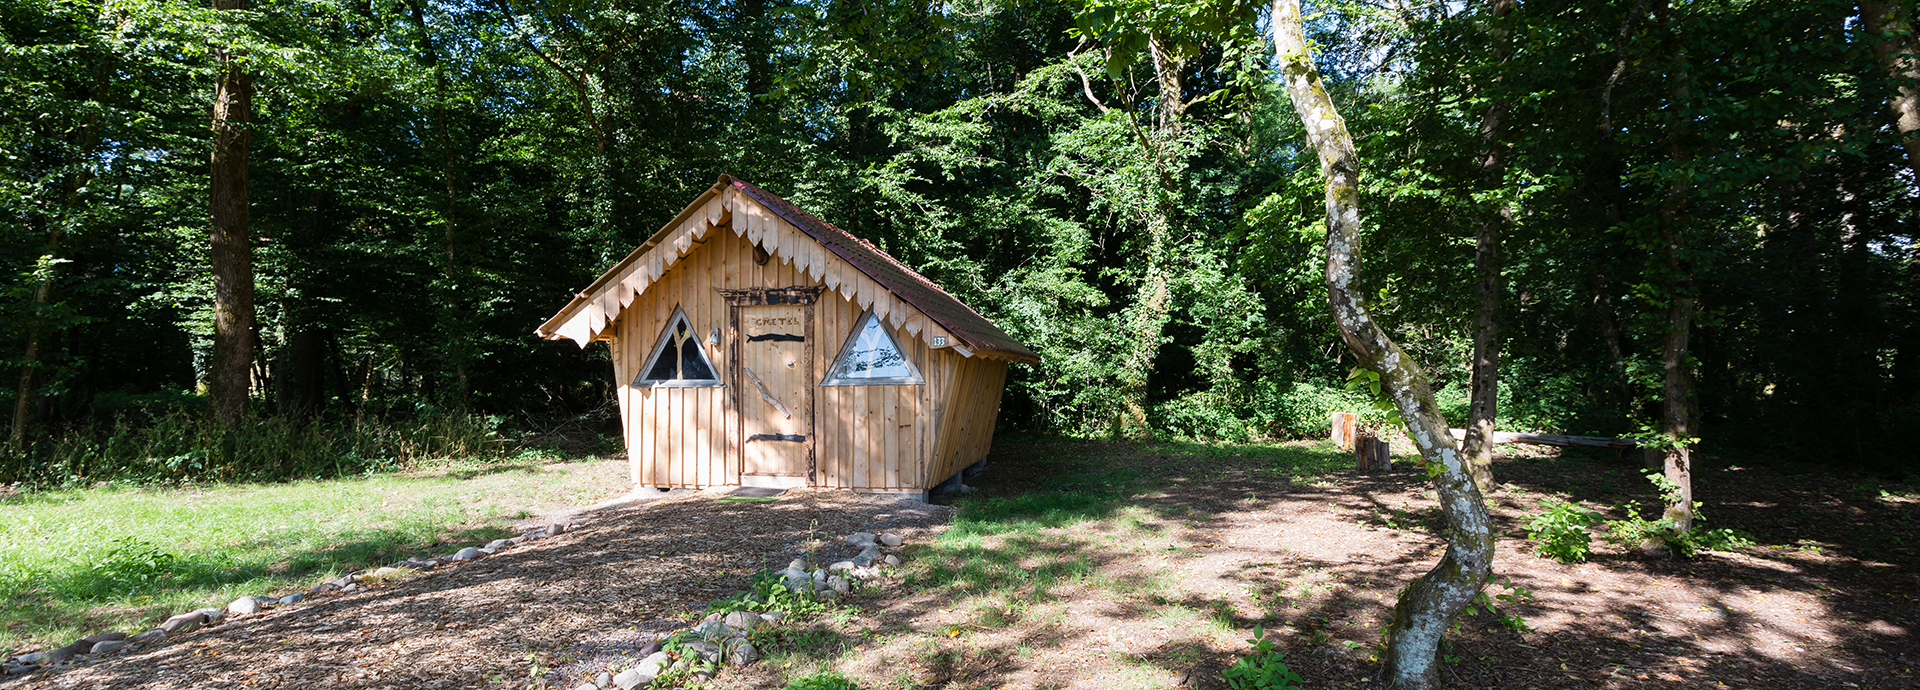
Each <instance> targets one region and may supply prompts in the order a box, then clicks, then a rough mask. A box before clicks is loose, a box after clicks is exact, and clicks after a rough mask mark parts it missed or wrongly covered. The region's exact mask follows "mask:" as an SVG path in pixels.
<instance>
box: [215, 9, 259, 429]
mask: <svg viewBox="0 0 1920 690" xmlns="http://www.w3.org/2000/svg"><path fill="white" fill-rule="evenodd" d="M247 7H248V0H214V2H213V9H215V10H221V11H227V10H246V9H247ZM216 55H217V59H218V60H219V83H218V84H217V85H216V86H215V90H214V98H213V159H212V164H211V165H210V166H209V174H208V194H207V202H208V203H207V206H208V211H209V215H210V216H211V217H212V227H211V229H210V230H209V232H208V243H209V245H210V250H211V251H210V253H209V256H210V258H211V260H212V268H213V353H212V356H211V357H209V360H210V361H209V362H208V364H207V394H208V397H210V398H211V399H212V403H213V410H214V413H215V414H216V415H218V416H219V417H220V418H221V419H223V420H226V421H228V422H235V421H238V420H239V419H240V418H241V417H243V416H245V415H246V413H247V394H248V392H249V390H250V389H251V388H252V364H253V242H252V238H250V237H249V236H248V234H247V233H248V229H247V220H248V219H247V147H248V145H249V144H250V143H251V141H252V132H251V131H250V130H249V127H250V121H251V120H252V119H253V75H252V74H249V73H248V72H247V70H246V68H245V67H242V66H241V65H240V62H239V60H238V57H237V56H236V55H234V54H233V51H232V50H231V49H228V48H225V47H222V48H220V49H218V50H217V52H216Z"/></svg>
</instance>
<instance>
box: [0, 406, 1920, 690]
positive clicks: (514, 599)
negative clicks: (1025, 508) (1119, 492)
mask: <svg viewBox="0 0 1920 690" xmlns="http://www.w3.org/2000/svg"><path fill="white" fill-rule="evenodd" d="M1281 450H1283V451H1284V450H1286V449H1281ZM1297 450H1298V451H1299V452H1302V453H1308V452H1311V453H1319V456H1320V457H1326V456H1327V455H1328V452H1327V451H1326V450H1325V447H1324V446H1323V445H1322V446H1313V445H1311V444H1307V445H1302V446H1300V447H1299V448H1298V449H1297ZM1288 452H1292V451H1288ZM1699 464H1700V465H1701V467H1700V472H1699V475H1698V479H1697V480H1696V496H1697V497H1698V500H1700V501H1702V502H1704V504H1705V505H1706V508H1705V513H1706V514H1707V515H1708V516H1709V517H1710V518H1711V519H1712V522H1711V523H1709V525H1710V526H1728V527H1736V528H1739V529H1742V530H1745V531H1747V532H1749V533H1752V534H1753V535H1755V536H1756V538H1757V539H1758V541H1759V543H1760V545H1759V546H1755V547H1751V548H1746V549H1742V550H1740V551H1739V552H1737V553H1719V552H1714V553H1708V554H1702V555H1700V556H1697V557H1695V558H1691V559H1681V560H1667V559H1648V558H1644V557H1641V556H1637V555H1629V554H1627V553H1624V552H1622V551H1621V550H1619V549H1616V548H1613V547H1611V546H1607V545H1603V544H1600V543H1599V542H1596V545H1595V551H1596V553H1595V555H1594V557H1593V559H1592V560H1590V561H1589V562H1586V563H1579V564H1573V565H1563V564H1561V563H1558V562H1555V561H1552V560H1548V559H1545V558H1540V557H1537V556H1535V555H1533V554H1532V549H1531V546H1530V544H1528V543H1527V542H1526V541H1525V531H1524V528H1523V527H1522V523H1523V521H1524V518H1525V516H1526V515H1527V514H1528V513H1530V512H1534V511H1537V507H1536V504H1537V503H1538V501H1540V500H1542V499H1544V498H1546V497H1549V496H1554V497H1559V498H1566V499H1573V500H1579V501H1584V502H1586V504H1587V505H1589V506H1590V507H1596V508H1607V510H1605V511H1604V512H1607V513H1608V515H1609V516H1611V517H1619V516H1620V513H1619V512H1618V511H1617V510H1615V509H1612V508H1609V507H1610V506H1618V505H1620V504H1623V503H1625V502H1626V501H1628V500H1630V499H1640V500H1642V501H1643V502H1644V501H1646V500H1649V499H1651V498H1652V492H1651V490H1650V488H1649V487H1648V486H1647V485H1646V483H1645V482H1644V480H1642V479H1641V478H1640V477H1639V476H1638V474H1637V471H1636V470H1637V465H1636V464H1634V463H1622V462H1619V461H1614V460H1612V459H1611V458H1607V457H1599V456H1593V457H1580V458H1574V459H1568V460H1562V461H1554V459H1553V458H1551V457H1540V456H1538V455H1535V456H1532V457H1507V458H1503V459H1502V460H1501V462H1499V464H1498V465H1497V467H1496V470H1495V471H1496V476H1497V477H1498V479H1499V480H1500V481H1501V482H1503V488H1502V489H1500V490H1499V491H1497V492H1496V494H1495V496H1494V497H1493V502H1494V504H1495V516H1496V520H1497V523H1498V525H1499V527H1500V530H1501V539H1500V543H1499V555H1498V557H1497V559H1496V563H1495V570H1496V573H1497V577H1498V578H1499V579H1500V580H1501V581H1502V582H1505V583H1510V585H1496V586H1492V587H1489V590H1488V591H1489V593H1491V594H1494V595H1501V594H1509V595H1511V594H1515V593H1516V590H1524V591H1525V592H1526V593H1530V594H1531V595H1532V596H1531V597H1530V598H1528V597H1524V596H1523V597H1520V598H1519V599H1518V600H1517V601H1516V602H1514V603H1502V604H1500V606H1499V612H1498V614H1488V613H1482V614H1481V615H1478V616H1473V617H1469V618H1467V619H1465V622H1464V623H1463V624H1462V625H1461V627H1460V628H1459V629H1458V630H1457V631H1456V632H1455V634H1453V635H1451V636H1450V638H1451V641H1450V643H1449V645H1448V647H1447V648H1446V649H1445V650H1444V656H1445V658H1446V660H1447V663H1446V664H1445V669H1446V670H1445V671H1444V672H1443V677H1442V680H1443V681H1445V682H1446V683H1447V684H1449V685H1451V686H1454V687H1468V688H1560V687H1564V688H1652V687H1659V688H1672V687H1703V688H1720V687H1731V688H1841V687H1858V688H1920V675H1916V674H1915V671H1916V666H1920V645H1916V644H1915V637H1914V631H1915V626H1917V625H1920V613H1917V612H1916V609H1915V598H1916V596H1920V552H1917V551H1916V548H1915V547H1916V545H1920V544H1916V540H1920V531H1917V530H1916V529H1915V528H1916V527H1920V500H1916V499H1915V498H1914V497H1913V496H1912V495H1910V494H1905V495H1903V494H1902V493H1900V492H1898V491H1895V492H1882V491H1880V489H1879V488H1878V485H1877V484H1874V483H1873V482H1872V481H1871V479H1870V478H1863V477H1859V476H1852V475H1846V476H1842V475H1838V474H1833V473H1826V472H1795V471H1790V470H1781V469H1766V468H1738V467H1731V466H1728V465H1727V464H1726V463H1724V462H1721V461H1717V460H1713V459H1710V458H1709V459H1702V460H1701V461H1700V462H1699ZM1397 467H1398V469H1397V470H1396V471H1395V472H1392V473H1387V474H1380V475H1361V474H1358V473H1355V472H1353V471H1352V470H1335V471H1333V472H1331V473H1329V474H1326V475H1324V476H1314V475H1312V474H1311V473H1310V474H1308V475H1305V476H1299V478H1294V477H1296V476H1298V475H1290V474H1289V471H1288V469H1287V467H1286V465H1285V461H1284V460H1283V459H1276V457H1273V456H1260V455H1255V456H1240V455H1235V454H1234V453H1231V452H1226V453H1223V452H1220V451H1218V450H1208V449H1206V448H1205V447H1194V446H1180V445H1175V444H1163V445H1156V446H1130V445H1116V444H1110V443H1098V442H1085V441H1057V440H1056V441H1041V442H1030V443H1002V444H1000V447H999V449H997V450H996V452H995V455H994V456H993V457H992V458H991V459H990V469H989V471H988V472H987V473H986V474H984V475H981V476H980V477H977V478H974V479H970V480H969V484H972V485H974V486H975V487H976V488H977V492H976V493H975V494H973V495H972V496H969V497H967V498H965V499H962V501H963V503H965V504H966V505H982V506H991V505H999V504H996V503H995V502H996V501H1000V502H1006V501H1019V500H1021V499H1022V497H1023V496H1027V495H1030V494H1033V493H1035V492H1038V491H1042V490H1054V491H1059V490H1060V488H1059V483H1060V482H1061V481H1063V479H1062V478H1063V477H1084V476H1093V477H1099V476H1108V475H1111V476H1138V477H1142V479H1141V480H1139V481H1137V482H1135V483H1134V484H1132V485H1131V486H1133V487H1134V488H1133V489H1130V490H1128V491H1127V492H1125V494H1126V495H1125V497H1124V498H1123V499H1121V500H1118V501H1113V502H1112V503H1113V504H1112V505H1110V506H1106V507H1098V506H1096V507H1095V508H1094V509H1090V510H1091V512H1083V513H1082V514H1080V515H1081V517H1078V518H1069V517H1060V518H1059V519H1055V518H1056V517H1057V516H1051V515H1042V516H1039V517H1036V518H1034V519H1032V520H1029V521H1027V522H1024V523H1020V524H1021V525H1022V526H1021V527H1020V529H1018V530H1012V531H1008V532H1006V533H1005V534H999V535H984V536H982V535H977V534H975V532H977V531H978V529H979V527H978V525H973V526H967V525H965V524H962V525H959V526H955V527H950V528H945V529H950V530H960V531H955V532H953V533H952V534H949V535H947V536H946V537H945V538H942V539H938V540H934V539H932V537H933V535H934V534H935V533H936V532H938V531H939V530H941V529H942V527H941V525H942V524H944V523H945V522H946V521H947V520H948V518H949V511H948V510H947V509H945V508H940V507H934V506H927V505H926V504H922V503H918V502H895V501H892V500H876V499H871V498H862V497H857V496H849V495H844V494H836V493H831V492H807V491H799V492H790V493H789V495H788V496H787V497H785V498H783V499H781V500H780V501H778V502H775V503H764V504H753V503H719V502H715V501H714V500H712V499H713V498H714V496H712V495H691V496H681V497H674V498H668V499H663V500H659V501H657V502H655V503H653V504H650V505H646V506H642V507H633V508H617V509H609V510H605V511H601V512H597V513H592V514H589V515H585V516H582V517H580V518H579V521H580V523H581V527H580V529H577V530H574V531H569V532H567V533H566V534H564V535H561V536H559V537H556V538H551V539H547V540H543V541H538V542H533V543H530V544H527V545H524V546H521V547H519V548H516V549H514V550H511V551H507V552H504V553H502V554H500V555H498V556H494V557H491V558H488V559H485V560H481V561H478V562H475V563H469V564H463V565H459V566H456V567H452V568H447V569H443V570H437V571H432V572H429V573H427V574H425V575H423V576H421V577H418V578H415V579H411V580H407V581H404V582H399V583H395V584H393V585H390V586H383V587H377V588H374V589H371V590H369V591H365V592H356V593H351V594H346V595H335V596H327V597H322V598H319V599H316V600H315V601H313V602H312V603H310V604H308V605H301V606H295V607H287V608H284V609H280V610H275V611H272V612H269V613H266V614H263V615H258V616H253V617H248V618H244V619H239V620H234V621H230V622H227V623H224V624H222V625H220V626H217V627H215V628H212V629H210V630H208V631H204V632H200V633H196V634H194V635H191V636H188V637H185V638H182V641H180V642H177V643H172V644H168V645H165V646H162V647H159V648H156V649H152V650H148V651H144V652H141V653H138V654H134V655H131V656H128V657H123V658H118V659H114V660H111V661H108V662H104V663H100V664H96V665H93V666H88V667H85V668H81V669H77V670H73V671H68V672H65V673H60V674H56V675H48V674H34V675H31V676H28V677H26V678H24V679H20V680H15V681H12V682H4V683H0V688H6V689H7V690H12V689H13V688H155V689H159V688H470V687H501V688H504V687H512V688H525V687H542V684H544V686H545V687H554V688H572V687H574V686H576V685H578V684H579V683H580V682H582V680H584V679H587V678H590V677H591V675H592V674H593V673H595V672H598V671H599V670H601V669H604V668H606V667H607V665H608V664H610V663H611V664H618V663H621V660H622V659H627V658H630V657H631V655H632V652H633V651H634V650H635V649H637V648H638V647H640V646H641V645H643V644H645V643H646V642H647V641H650V640H651V639H653V637H654V636H656V635H658V634H661V633H664V632H667V631H670V630H672V629H675V628H677V627H682V626H685V625H686V624H687V623H689V622H690V621H691V620H693V619H694V618H697V616H698V612H699V611H700V610H702V609H703V608H704V607H705V605H706V604H707V602H709V601H711V600H713V599H714V598H716V597H719V596H721V595H723V594H725V593H728V592H731V591H737V590H738V589H739V588H741V587H743V586H744V585H745V584H746V582H747V579H748V576H749V574H750V573H751V572H753V571H754V570H756V569H759V568H764V567H770V566H773V567H777V566H779V565H781V564H783V563H784V562H785V561H786V560H787V559H788V558H791V556H792V554H793V553H794V552H795V550H796V549H798V548H802V547H803V546H804V545H806V544H809V543H814V542H810V540H812V539H815V538H820V537H825V538H826V539H828V540H832V539H836V538H837V536H838V535H844V534H846V533H849V532H853V531H860V530H869V531H871V530H875V529H877V528H885V529H898V530H901V531H904V532H907V533H908V534H909V536H910V541H911V542H912V543H910V545H909V548H908V550H907V551H906V553H907V555H908V563H907V565H906V566H905V567H904V568H902V569H900V570H899V571H897V572H896V574H894V575H892V576H891V578H892V581H891V582H889V583H887V586H883V587H878V588H875V589H872V590H869V591H868V592H867V593H865V594H862V595H860V596H858V597H856V598H855V599H854V602H853V603H854V604H855V606H856V608H855V609H854V610H853V611H852V612H851V613H849V614H847V615H841V616H835V617H829V618H825V619H820V620H816V621H814V622H812V623H808V624H806V625H805V626H802V627H800V628H797V629H796V630H794V631H793V633H792V634H791V635H788V636H787V637H785V638H783V639H784V640H785V643H787V644H788V645H789V647H790V648H788V649H774V650H771V651H773V652H774V653H773V654H772V655H770V657H769V660H768V661H767V662H764V663H762V664H758V665H755V666H753V667H749V668H747V669H731V670H727V671H725V672H724V673H722V674H721V675H720V676H719V677H717V678H716V679H714V681H713V685H715V686H718V687H740V688H746V687H779V686H780V685H783V684H784V683H785V682H786V681H787V680H788V679H790V678H791V677H794V676H796V675H800V674H801V673H802V672H811V671H813V670H816V669H823V668H831V669H835V670H838V671H840V672H843V673H846V674H847V675H849V676H850V677H853V678H855V679H856V680H858V681H860V683H861V684H862V685H863V686H865V687H869V688H882V687H888V688H1035V689H1038V688H1062V689H1064V688H1103V689H1104V688H1135V687H1138V688H1183V687H1198V688H1218V687H1224V685H1225V684H1224V681H1223V679H1222V675H1221V674H1222V671H1223V670H1224V669H1225V668H1226V667H1227V666H1228V665H1229V664H1231V663H1233V661H1234V660H1235V659H1237V658H1239V657H1241V656H1243V655H1245V654H1246V653H1247V651H1248V649H1249V645H1248V644H1247V640H1248V638H1249V637H1251V636H1252V635H1253V634H1254V631H1255V629H1256V628H1260V629H1264V630H1265V631H1267V633H1268V634H1269V636H1270V637H1271V639H1274V640H1276V641H1277V642H1278V643H1279V644H1280V648H1281V649H1283V650H1285V651H1286V653H1287V657H1286V658H1287V663H1288V664H1289V665H1290V666H1291V668H1292V669H1293V670H1294V671H1296V672H1298V673H1300V674H1301V675H1302V676H1304V677H1305V679H1306V687H1309V688H1347V687H1373V686H1375V685H1376V680H1375V677H1374V676H1375V674H1376V673H1377V672H1378V666H1379V664H1378V661H1377V657H1376V655H1377V653H1378V643H1379V642H1380V639H1381V638H1380V635H1381V630H1382V627H1383V626H1384V624H1385V623H1386V621H1387V618H1388V615H1389V613H1390V609H1391V606H1392V602H1393V598H1394V596H1395V593H1396V592H1397V591H1398V590H1399V588H1400V587H1402V586H1403V585H1404V584H1406V583H1407V582H1409V581H1410V580H1411V579H1412V578H1414V577H1415V576H1417V575H1418V574H1420V573H1421V572H1423V571H1424V570H1425V569H1427V568H1429V567H1431V566H1432V564H1434V563H1435V562H1436V561H1437V560H1438V557H1439V554H1440V549H1442V548H1443V542H1442V541H1441V539H1440V538H1439V537H1438V536H1437V535H1436V533H1435V531H1434V529H1433V527H1434V525H1435V523H1436V522H1437V515H1436V514H1435V508H1434V501H1433V499H1432V498H1430V496H1429V494H1428V490H1427V488H1426V484H1425V482H1424V477H1422V476H1420V475H1419V474H1418V473H1417V472H1415V471H1413V470H1411V469H1410V468H1406V467H1404V466H1397ZM1074 481H1079V480H1078V479H1075V480H1074ZM1904 490H1905V491H1908V492H1910V491H1911V488H1906V489H1904ZM1066 493H1068V494H1071V493H1072V491H1071V488H1069V489H1068V490H1067V491H1066ZM964 530H974V532H965V533H964V534H963V532H964ZM956 535H960V536H956ZM967 535H972V536H967ZM961 537H964V538H961ZM835 548H840V547H835ZM848 553H851V551H850V547H849V550H848ZM1023 578H1026V579H1027V580H1030V581H1031V582H1032V583H1034V584H1032V585H1031V586H1022V585H1020V584H1019V583H1021V582H1023V581H1026V580H1023ZM995 583H1001V584H995ZM1004 583H1014V584H1004ZM1496 615H1497V616H1509V615H1510V616H1517V617H1518V618H1519V619H1521V620H1523V621H1524V627H1525V628H1526V631H1525V632H1521V631H1517V630H1515V629H1514V628H1513V627H1511V626H1508V625H1505V624H1502V623H1500V622H1498V621H1497V620H1496Z"/></svg>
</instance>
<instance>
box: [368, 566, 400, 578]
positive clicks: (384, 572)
mask: <svg viewBox="0 0 1920 690" xmlns="http://www.w3.org/2000/svg"><path fill="white" fill-rule="evenodd" d="M399 572H400V569H399V568H395V567H393V566H387V567H385V568H381V569H379V570H375V571H373V576H374V577H386V576H388V575H394V574H398V573H399Z"/></svg>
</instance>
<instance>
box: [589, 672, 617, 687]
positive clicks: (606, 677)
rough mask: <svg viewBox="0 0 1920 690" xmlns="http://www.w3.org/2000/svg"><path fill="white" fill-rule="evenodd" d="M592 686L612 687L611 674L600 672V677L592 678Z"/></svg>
mask: <svg viewBox="0 0 1920 690" xmlns="http://www.w3.org/2000/svg"><path fill="white" fill-rule="evenodd" d="M593 685H594V687H597V688H611V687H613V674H611V673H607V672H606V671H601V672H600V675H597V676H594V677H593Z"/></svg>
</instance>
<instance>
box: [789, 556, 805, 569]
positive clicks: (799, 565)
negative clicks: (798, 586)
mask: <svg viewBox="0 0 1920 690" xmlns="http://www.w3.org/2000/svg"><path fill="white" fill-rule="evenodd" d="M787 568H788V569H790V570H806V569H807V562H806V561H805V560H804V559H799V558H795V559H793V562H792V563H788V564H787Z"/></svg>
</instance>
